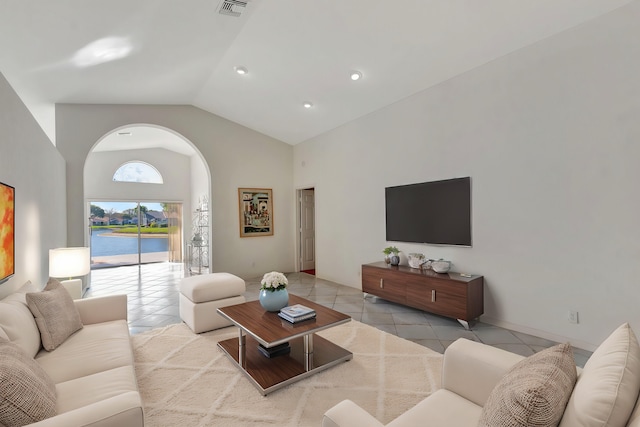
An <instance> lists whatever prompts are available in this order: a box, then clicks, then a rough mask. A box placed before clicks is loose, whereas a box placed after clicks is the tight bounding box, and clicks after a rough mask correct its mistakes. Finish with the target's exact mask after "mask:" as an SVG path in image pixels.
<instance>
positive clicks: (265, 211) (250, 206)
mask: <svg viewBox="0 0 640 427" xmlns="http://www.w3.org/2000/svg"><path fill="white" fill-rule="evenodd" d="M238 200H239V202H240V207H239V209H240V237H258V236H273V192H272V190H271V189H270V188H238Z"/></svg>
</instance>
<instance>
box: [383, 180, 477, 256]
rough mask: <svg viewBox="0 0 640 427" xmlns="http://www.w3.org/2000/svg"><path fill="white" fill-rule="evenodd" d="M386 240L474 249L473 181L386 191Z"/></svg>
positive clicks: (405, 186)
mask: <svg viewBox="0 0 640 427" xmlns="http://www.w3.org/2000/svg"><path fill="white" fill-rule="evenodd" d="M385 207H386V224H387V240H388V241H396V242H415V243H430V244H437V245H457V246H471V178H470V177H466V178H455V179H447V180H443V181H432V182H423V183H420V184H411V185H401V186H397V187H387V188H385Z"/></svg>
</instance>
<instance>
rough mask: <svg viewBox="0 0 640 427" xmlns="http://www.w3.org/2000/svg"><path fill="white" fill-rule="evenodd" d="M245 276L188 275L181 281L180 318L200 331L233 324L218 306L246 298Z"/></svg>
mask: <svg viewBox="0 0 640 427" xmlns="http://www.w3.org/2000/svg"><path fill="white" fill-rule="evenodd" d="M246 289H247V288H246V285H245V283H244V280H242V279H241V278H239V277H238V276H234V275H233V274H229V273H211V274H203V275H201V276H191V277H185V278H184V279H182V280H181V281H180V318H181V319H182V321H183V322H184V323H186V324H187V325H188V326H189V327H190V328H191V329H192V330H193V332H195V333H196V334H199V333H201V332H206V331H211V330H213V329H218V328H224V327H225V326H230V325H231V322H229V321H228V320H227V319H225V318H224V317H222V316H220V315H219V314H218V313H216V309H218V308H220V307H226V306H229V305H234V304H242V303H243V302H245V298H244V295H243V293H244V292H245V290H246Z"/></svg>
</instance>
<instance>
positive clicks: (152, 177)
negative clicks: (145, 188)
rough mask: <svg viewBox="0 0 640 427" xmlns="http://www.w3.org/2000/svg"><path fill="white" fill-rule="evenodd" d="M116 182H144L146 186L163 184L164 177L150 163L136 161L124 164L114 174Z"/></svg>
mask: <svg viewBox="0 0 640 427" xmlns="http://www.w3.org/2000/svg"><path fill="white" fill-rule="evenodd" d="M113 180H114V181H116V182H142V183H145V184H162V183H163V182H164V181H163V180H162V175H160V172H158V169H156V168H154V167H153V166H151V165H150V164H149V163H145V162H141V161H139V160H134V161H131V162H127V163H124V164H123V165H122V166H120V167H119V168H118V170H117V171H116V173H114V174H113Z"/></svg>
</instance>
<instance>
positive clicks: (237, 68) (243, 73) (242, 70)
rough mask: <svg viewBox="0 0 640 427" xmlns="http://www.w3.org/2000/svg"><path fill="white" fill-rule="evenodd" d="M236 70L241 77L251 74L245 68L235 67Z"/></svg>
mask: <svg viewBox="0 0 640 427" xmlns="http://www.w3.org/2000/svg"><path fill="white" fill-rule="evenodd" d="M234 70H236V73H238V74H240V75H241V76H244V75H245V74H248V73H249V70H247V69H246V68H245V67H235V68H234Z"/></svg>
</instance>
